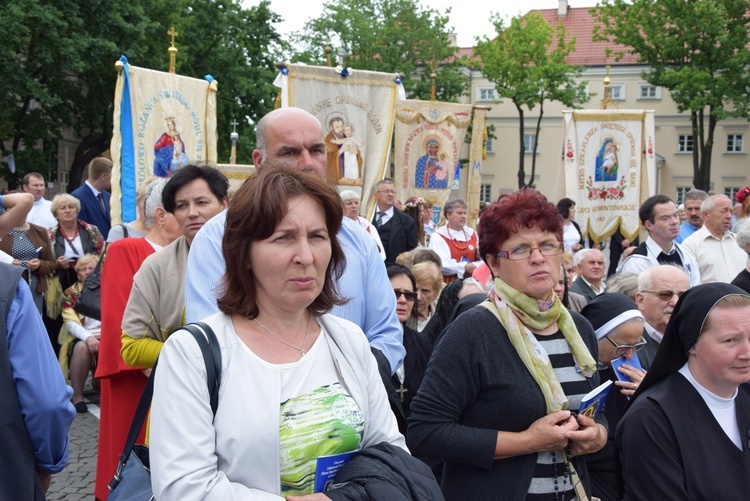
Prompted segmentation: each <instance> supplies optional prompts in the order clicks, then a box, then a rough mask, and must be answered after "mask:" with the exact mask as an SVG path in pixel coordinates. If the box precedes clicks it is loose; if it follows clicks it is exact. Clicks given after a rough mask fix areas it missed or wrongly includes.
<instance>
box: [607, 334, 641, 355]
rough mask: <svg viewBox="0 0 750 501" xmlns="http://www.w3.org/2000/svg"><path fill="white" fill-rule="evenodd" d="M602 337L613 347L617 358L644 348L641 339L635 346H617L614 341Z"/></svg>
mask: <svg viewBox="0 0 750 501" xmlns="http://www.w3.org/2000/svg"><path fill="white" fill-rule="evenodd" d="M604 337H605V338H607V341H609V342H610V343H612V344H613V345H614V347H615V354H617V356H618V357H621V356H623V355H625V354H626V353H627V352H628V351H630V350H633V351H638V350H640V349H641V348H643V347H644V346H646V340H645V339H643V338H641V340H640V341H638V342H637V343H635V344H617V343H615V342H614V341H612V339H611V338H610V337H609V336H604Z"/></svg>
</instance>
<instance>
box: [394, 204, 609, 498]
mask: <svg viewBox="0 0 750 501" xmlns="http://www.w3.org/2000/svg"><path fill="white" fill-rule="evenodd" d="M478 233H479V235H480V238H479V250H480V253H481V256H482V258H483V259H484V261H485V262H486V263H487V265H488V266H489V267H490V270H491V271H492V276H493V278H494V282H493V290H492V291H491V292H490V297H489V299H488V300H487V301H485V302H484V303H482V304H481V305H480V306H478V307H475V308H473V309H471V310H469V311H467V312H465V313H463V314H462V315H461V316H460V317H458V318H457V319H456V320H455V321H454V322H453V323H452V324H451V325H450V326H449V327H448V328H447V329H446V331H445V333H444V334H443V336H442V338H441V340H440V342H438V344H437V346H436V347H435V350H434V352H433V355H432V358H431V359H430V363H429V365H428V367H427V371H426V373H425V377H424V380H423V382H422V386H421V387H420V389H419V392H418V393H417V396H416V397H415V398H414V400H413V401H412V405H411V417H410V418H409V432H408V437H409V447H410V449H411V450H412V452H413V453H414V454H417V455H425V456H429V457H435V458H438V459H442V460H443V461H444V462H445V470H444V473H443V480H442V484H441V488H442V489H443V493H444V494H445V497H446V499H448V500H451V499H466V498H468V499H493V498H496V497H497V496H498V493H502V497H503V499H519V500H520V499H534V500H542V499H550V500H551V499H572V498H574V497H575V495H576V492H575V491H574V488H573V480H572V479H574V477H575V476H576V475H578V476H580V477H581V478H582V480H583V483H582V485H583V486H585V488H586V490H587V491H588V492H589V493H590V489H589V487H588V484H589V482H588V475H587V472H586V465H585V462H584V461H582V460H579V457H578V456H581V455H583V454H587V453H590V452H595V451H598V450H599V449H601V448H602V447H603V446H604V444H605V442H606V439H607V428H606V426H605V423H606V420H605V419H604V418H603V417H597V418H596V420H593V419H589V418H587V417H586V416H583V415H580V416H578V417H577V419H576V417H575V416H574V415H573V412H572V411H574V410H577V409H578V408H579V405H580V402H581V398H582V396H583V395H585V394H586V393H588V392H589V391H591V390H592V389H594V388H596V387H597V386H598V385H599V378H598V375H597V370H596V359H597V347H596V338H595V336H594V332H593V330H592V328H591V325H590V324H589V323H588V322H587V321H586V320H585V319H584V318H583V317H581V316H580V315H578V314H577V313H571V312H569V311H568V310H567V309H566V308H565V307H564V306H563V305H562V303H561V301H560V299H559V298H558V297H557V296H556V295H555V294H554V292H553V288H554V286H555V284H556V283H557V282H558V280H559V278H560V273H561V261H560V255H561V254H562V250H563V244H562V241H561V240H562V217H561V216H560V214H559V213H558V212H557V209H556V208H555V206H554V205H552V204H551V203H549V202H548V201H547V199H546V198H545V197H544V196H543V195H542V194H541V193H539V192H537V191H535V190H522V191H518V192H515V193H512V194H510V195H503V196H502V197H500V199H499V200H498V201H497V202H495V203H493V204H492V205H491V206H490V207H489V209H488V210H487V211H486V212H485V213H484V215H483V216H482V219H481V221H480V224H479V228H478Z"/></svg>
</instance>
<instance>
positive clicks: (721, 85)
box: [592, 0, 750, 191]
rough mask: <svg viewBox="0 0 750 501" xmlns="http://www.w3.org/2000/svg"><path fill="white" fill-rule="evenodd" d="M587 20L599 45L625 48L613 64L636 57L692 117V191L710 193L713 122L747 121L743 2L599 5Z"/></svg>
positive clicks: (637, 0)
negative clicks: (605, 43) (624, 57)
mask: <svg viewBox="0 0 750 501" xmlns="http://www.w3.org/2000/svg"><path fill="white" fill-rule="evenodd" d="M592 13H593V15H594V16H595V18H596V19H597V20H598V21H600V23H601V25H600V26H598V27H597V29H596V31H595V36H596V38H597V39H604V40H611V41H614V42H617V43H619V44H622V45H623V46H625V47H627V48H626V49H623V50H621V51H614V55H615V56H616V57H620V56H621V55H622V54H623V53H625V52H629V53H632V54H636V55H637V56H638V57H639V59H640V62H642V63H643V64H645V65H647V66H648V67H649V69H648V70H647V71H645V72H644V73H643V78H644V79H645V80H646V81H647V82H648V83H650V84H651V85H654V86H658V87H663V88H665V89H668V90H669V91H670V93H671V95H672V100H673V101H674V102H675V104H676V105H677V109H678V110H679V111H680V112H689V113H690V123H691V126H692V133H693V186H695V187H696V188H698V189H702V190H706V191H708V190H709V189H710V187H711V154H712V151H713V145H714V132H715V130H716V125H717V123H718V122H719V121H720V120H723V119H725V118H728V117H743V118H748V117H750V100H748V90H749V89H750V73H748V70H747V68H748V65H750V50H748V45H747V43H748V38H750V18H749V17H748V15H747V13H748V3H747V0H701V1H699V2H698V1H696V2H686V1H684V0H630V1H627V2H626V1H624V0H603V2H602V4H601V5H600V6H599V7H598V8H597V9H592Z"/></svg>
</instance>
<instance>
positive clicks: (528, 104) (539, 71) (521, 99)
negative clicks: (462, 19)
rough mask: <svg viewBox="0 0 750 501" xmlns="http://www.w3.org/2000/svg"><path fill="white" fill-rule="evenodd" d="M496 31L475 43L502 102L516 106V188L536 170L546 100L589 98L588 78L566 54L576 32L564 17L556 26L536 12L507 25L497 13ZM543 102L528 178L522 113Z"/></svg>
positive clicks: (568, 101) (567, 103)
mask: <svg viewBox="0 0 750 501" xmlns="http://www.w3.org/2000/svg"><path fill="white" fill-rule="evenodd" d="M493 23H494V25H495V30H496V31H497V36H496V37H495V38H493V39H490V38H487V37H485V38H484V40H482V41H480V42H479V43H478V44H477V46H476V48H475V49H474V55H475V56H477V57H478V58H479V64H480V67H481V69H482V71H483V73H484V76H485V77H486V78H487V79H488V80H489V81H490V82H492V83H494V84H495V91H496V93H497V97H498V102H501V101H502V100H503V99H510V100H511V102H513V104H514V105H515V107H516V110H517V111H518V140H519V146H520V148H519V159H518V188H519V189H520V188H525V187H531V186H533V181H534V176H535V174H536V151H537V147H538V145H539V134H540V131H541V125H542V116H543V115H544V102H545V101H559V102H561V103H562V104H563V105H565V106H568V107H571V108H579V107H580V104H579V103H584V102H586V101H588V99H589V96H588V94H587V92H586V84H587V82H585V81H577V79H578V78H579V77H580V76H581V73H582V72H583V68H581V67H580V66H572V65H570V64H568V63H567V62H566V57H567V56H568V54H570V53H571V52H572V51H573V50H574V49H575V38H568V37H567V32H566V30H565V28H564V27H563V25H562V23H560V24H558V25H557V26H555V27H553V26H550V24H549V23H548V22H547V21H546V20H545V19H544V18H543V17H542V16H541V14H539V13H538V12H532V13H530V14H527V15H526V16H523V17H514V18H512V19H511V21H510V26H507V27H506V26H505V23H504V21H503V19H502V18H501V17H499V16H494V17H493ZM537 105H539V115H538V118H537V121H536V138H537V140H536V142H535V143H534V148H533V151H532V153H533V154H532V157H531V175H530V179H529V182H526V171H525V161H526V156H525V152H526V148H525V145H524V140H523V137H524V127H525V126H524V117H525V113H526V111H527V110H528V111H532V110H533V109H534V108H535V107H536V106H537Z"/></svg>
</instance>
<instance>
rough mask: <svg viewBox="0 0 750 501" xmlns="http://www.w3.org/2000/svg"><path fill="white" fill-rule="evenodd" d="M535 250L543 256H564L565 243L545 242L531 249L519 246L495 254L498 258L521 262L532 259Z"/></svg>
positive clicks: (526, 246)
mask: <svg viewBox="0 0 750 501" xmlns="http://www.w3.org/2000/svg"><path fill="white" fill-rule="evenodd" d="M534 249H539V252H541V253H542V255H543V256H557V255H558V254H562V251H563V243H562V242H544V243H543V244H542V245H540V246H539V247H529V246H528V245H519V246H518V247H514V248H513V249H510V250H504V251H503V250H501V251H499V252H498V253H497V254H495V255H496V256H497V257H504V258H505V259H510V260H511V261H521V260H523V259H528V258H530V257H531V254H532V253H533V252H534Z"/></svg>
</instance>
